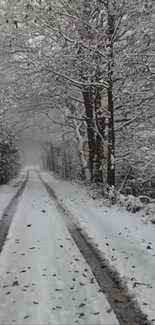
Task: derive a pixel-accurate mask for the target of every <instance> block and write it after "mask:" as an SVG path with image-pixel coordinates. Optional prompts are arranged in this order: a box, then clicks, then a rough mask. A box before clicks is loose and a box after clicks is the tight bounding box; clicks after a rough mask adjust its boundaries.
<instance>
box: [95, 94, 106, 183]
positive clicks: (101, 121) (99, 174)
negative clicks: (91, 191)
mask: <svg viewBox="0 0 155 325" xmlns="http://www.w3.org/2000/svg"><path fill="white" fill-rule="evenodd" d="M95 113H96V115H95V118H96V127H97V132H96V145H95V172H94V178H95V182H96V183H101V182H103V167H102V166H103V159H104V143H103V139H104V137H105V117H104V116H103V112H102V109H101V92H100V89H99V88H97V89H96V95H95Z"/></svg>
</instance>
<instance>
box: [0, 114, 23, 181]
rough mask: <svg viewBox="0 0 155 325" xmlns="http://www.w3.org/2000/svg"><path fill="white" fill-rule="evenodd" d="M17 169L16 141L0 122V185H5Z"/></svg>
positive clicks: (1, 121)
mask: <svg viewBox="0 0 155 325" xmlns="http://www.w3.org/2000/svg"><path fill="white" fill-rule="evenodd" d="M18 169H19V164H18V150H17V146H16V140H15V137H14V135H13V134H12V132H11V131H10V130H9V128H8V127H7V125H6V124H5V123H4V122H3V120H0V184H5V183H7V182H8V181H9V180H10V179H11V178H12V177H14V176H15V175H16V174H17V172H18Z"/></svg>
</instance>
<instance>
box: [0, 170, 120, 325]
mask: <svg viewBox="0 0 155 325" xmlns="http://www.w3.org/2000/svg"><path fill="white" fill-rule="evenodd" d="M12 323H15V324H76V323H79V324H109V325H110V324H113V325H114V324H118V321H117V319H116V317H115V315H114V313H113V312H112V311H111V309H110V306H109V303H108V302H107V300H106V298H105V296H104V295H103V293H102V292H100V289H99V287H98V284H97V283H96V281H95V279H94V277H93V274H92V272H91V270H90V268H89V266H88V265H87V264H86V262H85V260H84V258H83V257H82V255H81V253H80V252H79V250H78V248H77V246H76V245H75V243H74V241H73V239H72V238H71V236H70V234H69V232H68V230H67V228H66V226H65V224H64V222H63V220H62V218H61V216H60V214H59V212H58V211H57V209H56V206H55V203H54V201H51V199H50V198H49V196H48V194H47V191H46V189H45V187H44V185H43V183H42V182H41V181H40V179H39V177H38V175H37V173H36V172H35V171H31V172H30V175H29V181H28V183H27V186H26V188H25V190H24V192H23V194H22V197H21V199H20V202H19V204H18V207H17V211H16V213H15V216H14V218H13V222H12V224H11V226H10V230H9V233H8V237H7V240H6V243H5V245H4V247H3V251H2V253H1V256H0V324H12Z"/></svg>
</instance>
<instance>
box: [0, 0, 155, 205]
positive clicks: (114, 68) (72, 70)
mask: <svg viewBox="0 0 155 325" xmlns="http://www.w3.org/2000/svg"><path fill="white" fill-rule="evenodd" d="M0 15H1V25H0V29H1V36H0V43H1V52H0V56H1V63H0V74H1V78H0V80H1V81H0V82H1V101H0V104H1V115H2V116H3V118H4V119H5V120H7V121H8V123H9V125H10V127H11V128H12V130H14V132H15V133H16V134H17V135H18V136H19V137H20V135H21V132H25V133H26V134H27V136H29V137H32V138H33V137H34V138H35V139H38V141H41V142H42V148H43V152H42V162H43V165H44V167H45V168H48V169H50V170H53V171H54V172H56V173H57V174H58V175H59V176H60V177H63V178H67V179H74V180H76V179H82V180H84V181H88V182H90V181H91V182H92V183H95V184H104V186H107V185H108V186H110V187H111V186H113V187H116V189H117V190H118V191H119V192H120V193H123V194H125V195H129V194H132V195H135V196H139V197H140V198H141V199H142V200H146V201H149V200H150V199H151V198H154V197H155V131H154V126H155V108H154V105H155V38H154V31H155V3H154V2H153V1H151V0H137V1H136V2H135V1H133V0H119V1H118V0H91V1H90V0H78V1H77V0H74V1H72V0H65V1H63V0H59V1H57V0H18V1H17V0H7V1H5V2H4V3H3V4H2V5H1V10H0ZM149 198H150V199H149Z"/></svg>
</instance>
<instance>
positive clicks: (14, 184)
mask: <svg viewBox="0 0 155 325" xmlns="http://www.w3.org/2000/svg"><path fill="white" fill-rule="evenodd" d="M26 175H27V171H26V170H22V171H21V172H20V173H19V175H18V177H16V178H14V179H13V180H12V181H10V182H9V183H8V184H7V185H2V186H0V220H1V218H2V215H3V212H4V211H5V209H6V207H7V206H8V205H9V203H10V202H11V200H12V199H13V197H14V196H15V194H16V192H17V190H18V188H19V186H20V185H21V184H22V182H23V181H24V180H25V179H26Z"/></svg>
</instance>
